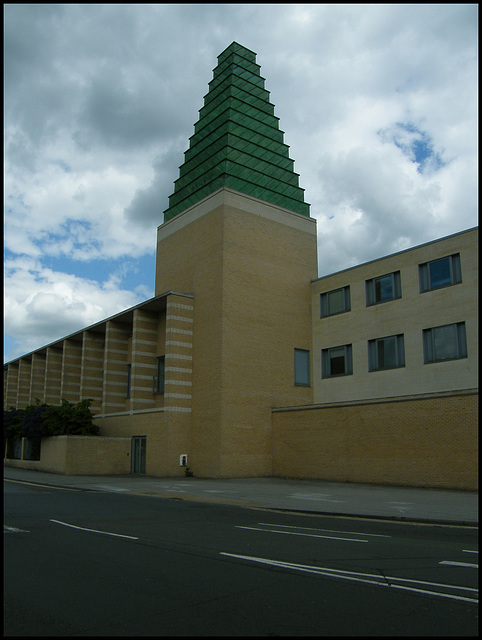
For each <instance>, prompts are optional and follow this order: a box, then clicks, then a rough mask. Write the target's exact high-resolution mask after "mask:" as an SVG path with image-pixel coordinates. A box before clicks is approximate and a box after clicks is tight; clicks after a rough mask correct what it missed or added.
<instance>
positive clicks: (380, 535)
mask: <svg viewBox="0 0 482 640" xmlns="http://www.w3.org/2000/svg"><path fill="white" fill-rule="evenodd" d="M258 524H259V525H264V526H266V527H286V528H288V529H305V530H307V531H325V532H329V533H349V534H353V535H357V536H373V537H376V538H391V537H392V536H386V535H382V534H381V533H360V532H359V531H338V530H337V529H316V528H315V527H295V526H293V525H289V524H272V523H268V522H258Z"/></svg>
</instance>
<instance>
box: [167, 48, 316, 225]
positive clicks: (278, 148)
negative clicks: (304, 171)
mask: <svg viewBox="0 0 482 640" xmlns="http://www.w3.org/2000/svg"><path fill="white" fill-rule="evenodd" d="M264 82H265V81H264V78H262V77H261V75H260V66H259V65H258V64H257V63H256V54H255V53H253V52H252V51H250V50H249V49H246V48H245V47H243V46H241V45H239V44H238V43H236V42H233V43H232V44H230V45H229V47H228V48H227V49H225V50H224V51H223V52H222V53H221V54H220V55H219V56H218V66H217V67H216V68H215V69H214V72H213V79H212V80H211V82H210V83H209V92H208V93H207V95H206V96H204V106H203V107H202V109H200V110H199V120H198V122H197V123H196V124H195V125H194V135H192V136H191V138H190V139H189V141H190V144H189V149H188V150H187V151H186V152H185V154H184V156H185V160H184V164H183V165H182V166H181V167H180V171H179V178H178V179H177V180H176V181H175V183H174V193H173V194H172V195H171V196H170V197H169V207H168V209H166V211H165V212H164V221H165V222H167V220H170V219H171V218H173V217H174V216H175V215H176V214H178V213H181V211H184V210H185V209H187V208H188V207H190V206H192V205H194V204H196V202H199V201H200V200H202V198H205V197H206V196H208V195H209V194H211V193H213V192H214V191H216V190H217V189H219V188H221V187H228V188H230V189H234V190H235V191H240V192H241V193H245V194H246V195H250V196H254V197H256V198H259V199H261V200H264V201H265V202H269V203H271V204H274V205H277V206H280V207H284V208H285V209H289V210H290V211H295V212H296V213H301V214H302V215H306V216H309V215H310V205H309V204H307V203H306V202H305V201H304V190H303V189H301V188H300V187H299V185H298V178H299V176H298V174H297V173H295V172H294V168H293V160H291V159H290V157H289V154H288V151H289V147H288V146H287V145H285V144H284V142H283V131H281V130H280V128H279V119H278V118H277V117H276V116H275V115H274V106H273V105H272V104H271V103H270V102H269V92H268V91H266V89H265V88H264Z"/></svg>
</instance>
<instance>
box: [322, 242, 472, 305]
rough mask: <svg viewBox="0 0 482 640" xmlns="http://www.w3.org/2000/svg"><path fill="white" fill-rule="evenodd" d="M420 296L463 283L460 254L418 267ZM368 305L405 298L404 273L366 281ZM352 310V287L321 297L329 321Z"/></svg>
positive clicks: (389, 274)
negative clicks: (401, 275)
mask: <svg viewBox="0 0 482 640" xmlns="http://www.w3.org/2000/svg"><path fill="white" fill-rule="evenodd" d="M418 270H419V282H420V293H425V292H426V291H432V290H434V289H440V288H441V287H448V286H450V285H453V284H459V283H460V282H462V272H461V268H460V254H458V253H455V254H453V255H451V256H446V257H444V258H439V259H437V260H432V261H431V262H425V263H423V264H420V265H419V266H418ZM365 290H366V304H367V307H370V306H372V305H374V304H380V303H381V302H388V301H389V300H396V299H397V298H401V297H402V283H401V280H400V271H394V272H393V273H386V274H385V275H383V276H378V277H376V278H371V279H370V280H366V281H365ZM350 310H351V302H350V286H349V285H348V286H346V287H340V288H339V289H334V290H333V291H328V292H326V293H322V294H321V295H320V317H321V318H326V317H328V316H333V315H336V314H338V313H345V312H346V311H350Z"/></svg>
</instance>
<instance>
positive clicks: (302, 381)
mask: <svg viewBox="0 0 482 640" xmlns="http://www.w3.org/2000/svg"><path fill="white" fill-rule="evenodd" d="M295 385H297V386H300V387H309V386H310V352H309V351H306V349H295Z"/></svg>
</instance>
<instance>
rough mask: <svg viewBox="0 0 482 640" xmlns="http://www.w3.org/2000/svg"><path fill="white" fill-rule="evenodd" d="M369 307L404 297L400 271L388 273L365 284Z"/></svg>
mask: <svg viewBox="0 0 482 640" xmlns="http://www.w3.org/2000/svg"><path fill="white" fill-rule="evenodd" d="M365 286H366V296H367V307H369V306H371V305H373V304H379V303H380V302H388V301H389V300H396V299H397V298H401V297H402V287H401V283H400V271H394V272H393V273H387V274H386V275H384V276H378V277H377V278H372V279H371V280H367V281H366V282H365Z"/></svg>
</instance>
